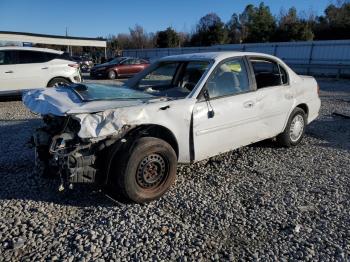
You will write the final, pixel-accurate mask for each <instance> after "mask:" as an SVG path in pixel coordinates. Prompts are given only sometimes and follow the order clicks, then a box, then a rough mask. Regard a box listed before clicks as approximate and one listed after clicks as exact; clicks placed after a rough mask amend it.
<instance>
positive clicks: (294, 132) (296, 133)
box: [289, 114, 305, 142]
mask: <svg viewBox="0 0 350 262" xmlns="http://www.w3.org/2000/svg"><path fill="white" fill-rule="evenodd" d="M304 126H305V123H304V118H303V116H302V115H299V114H298V115H296V116H294V118H293V120H292V122H291V124H290V132H289V136H290V140H291V141H292V142H296V141H298V140H299V139H300V137H301V135H302V134H303V131H304Z"/></svg>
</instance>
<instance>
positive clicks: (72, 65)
mask: <svg viewBox="0 0 350 262" xmlns="http://www.w3.org/2000/svg"><path fill="white" fill-rule="evenodd" d="M68 66H70V67H74V68H79V64H77V63H75V64H68Z"/></svg>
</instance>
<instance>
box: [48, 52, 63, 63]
mask: <svg viewBox="0 0 350 262" xmlns="http://www.w3.org/2000/svg"><path fill="white" fill-rule="evenodd" d="M45 56H46V62H48V61H51V60H54V59H56V58H59V56H60V55H59V54H55V53H45Z"/></svg>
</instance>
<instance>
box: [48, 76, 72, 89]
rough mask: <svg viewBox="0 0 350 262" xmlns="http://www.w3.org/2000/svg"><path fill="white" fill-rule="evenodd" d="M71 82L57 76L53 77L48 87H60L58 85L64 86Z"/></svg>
mask: <svg viewBox="0 0 350 262" xmlns="http://www.w3.org/2000/svg"><path fill="white" fill-rule="evenodd" d="M68 84H70V81H69V80H67V79H65V78H62V77H56V78H54V79H52V80H51V81H50V82H49V83H48V84H47V87H58V86H62V85H63V86H64V85H68Z"/></svg>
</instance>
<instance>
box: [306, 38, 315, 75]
mask: <svg viewBox="0 0 350 262" xmlns="http://www.w3.org/2000/svg"><path fill="white" fill-rule="evenodd" d="M313 51H314V43H312V44H311V48H310V55H309V66H308V68H307V74H310V67H311V61H312V55H313Z"/></svg>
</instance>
